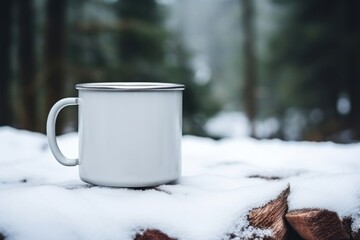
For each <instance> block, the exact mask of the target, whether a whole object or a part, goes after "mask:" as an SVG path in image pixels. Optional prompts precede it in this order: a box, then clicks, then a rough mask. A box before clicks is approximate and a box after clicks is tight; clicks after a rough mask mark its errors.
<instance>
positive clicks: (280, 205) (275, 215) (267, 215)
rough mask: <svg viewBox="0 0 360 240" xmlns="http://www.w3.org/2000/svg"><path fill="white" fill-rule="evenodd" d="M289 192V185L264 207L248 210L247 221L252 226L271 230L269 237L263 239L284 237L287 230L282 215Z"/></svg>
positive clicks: (286, 206)
mask: <svg viewBox="0 0 360 240" xmlns="http://www.w3.org/2000/svg"><path fill="white" fill-rule="evenodd" d="M289 193H290V187H288V188H287V189H286V190H285V191H283V192H282V193H281V194H280V196H279V197H278V198H277V199H275V200H273V201H271V202H270V203H268V204H266V205H265V206H264V207H260V208H257V209H254V210H251V211H250V214H249V222H250V224H251V225H252V226H254V227H257V228H260V229H270V230H271V232H272V235H271V237H266V238H265V239H276V240H283V239H286V234H287V230H286V223H285V218H284V216H285V213H286V212H287V209H288V205H287V198H288V196H289Z"/></svg>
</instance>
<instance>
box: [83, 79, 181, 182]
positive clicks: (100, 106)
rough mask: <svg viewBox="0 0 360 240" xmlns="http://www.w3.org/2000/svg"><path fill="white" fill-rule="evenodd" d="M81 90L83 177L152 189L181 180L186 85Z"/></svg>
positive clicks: (85, 88) (87, 179)
mask: <svg viewBox="0 0 360 240" xmlns="http://www.w3.org/2000/svg"><path fill="white" fill-rule="evenodd" d="M77 89H78V90H79V100H78V104H79V144H80V145H79V173H80V178H81V179H82V180H83V181H85V182H88V183H92V184H96V185H103V186H113V187H147V186H155V185H159V184H162V183H167V182H171V181H174V180H176V179H178V178H179V176H180V174H181V136H182V91H181V90H182V89H181V90H178V89H171V88H170V89H161V88H160V89H156V88H155V89H154V88H153V89H150V90H149V89H141V88H135V89H130V90H129V89H125V90H124V89H123V90H121V89H120V90H119V89H110V90H109V89H106V88H104V89H102V88H101V87H98V88H87V87H81V84H80V85H77Z"/></svg>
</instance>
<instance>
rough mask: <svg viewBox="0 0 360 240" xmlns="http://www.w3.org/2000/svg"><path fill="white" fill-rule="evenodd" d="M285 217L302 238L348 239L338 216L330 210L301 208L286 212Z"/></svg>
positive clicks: (309, 239)
mask: <svg viewBox="0 0 360 240" xmlns="http://www.w3.org/2000/svg"><path fill="white" fill-rule="evenodd" d="M286 219H287V220H288V222H289V223H290V225H291V226H292V227H293V228H294V229H295V230H296V231H297V233H298V234H299V235H300V236H301V237H302V238H303V239H307V240H318V239H322V240H334V239H339V240H341V239H350V237H349V235H348V234H347V233H346V231H345V229H344V227H343V224H342V222H341V220H340V218H339V217H338V215H337V214H336V213H335V212H332V211H328V210H325V209H302V210H298V211H291V212H289V213H287V214H286Z"/></svg>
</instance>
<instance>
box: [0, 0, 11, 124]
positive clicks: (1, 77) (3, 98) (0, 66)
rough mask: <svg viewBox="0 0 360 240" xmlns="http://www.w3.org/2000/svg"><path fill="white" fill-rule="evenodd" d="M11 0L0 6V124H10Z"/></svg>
mask: <svg viewBox="0 0 360 240" xmlns="http://www.w3.org/2000/svg"><path fill="white" fill-rule="evenodd" d="M11 13H12V0H4V1H2V2H1V7H0V31H1V34H0V126H4V125H11V123H12V116H11V105H10V103H11V100H10V89H9V87H10V86H9V85H10V77H11V74H10V73H11V70H10V68H11V66H10V62H11V60H10V57H11V54H10V49H11V48H10V45H11V28H12V19H11V18H12V16H11V15H12V14H11Z"/></svg>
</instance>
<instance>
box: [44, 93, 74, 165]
mask: <svg viewBox="0 0 360 240" xmlns="http://www.w3.org/2000/svg"><path fill="white" fill-rule="evenodd" d="M70 105H79V98H74V97H71V98H63V99H61V100H59V101H58V102H56V103H55V104H54V106H53V107H52V108H51V110H50V112H49V116H48V118H47V122H46V135H47V138H48V141H49V146H50V149H51V152H52V153H53V154H54V156H55V158H56V160H58V162H59V163H61V164H62V165H65V166H76V165H78V164H79V159H69V158H67V157H65V156H64V155H63V154H62V152H61V151H60V149H59V146H58V144H57V142H56V134H55V123H56V117H57V115H58V113H59V112H60V110H61V109H63V108H64V107H66V106H70Z"/></svg>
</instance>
